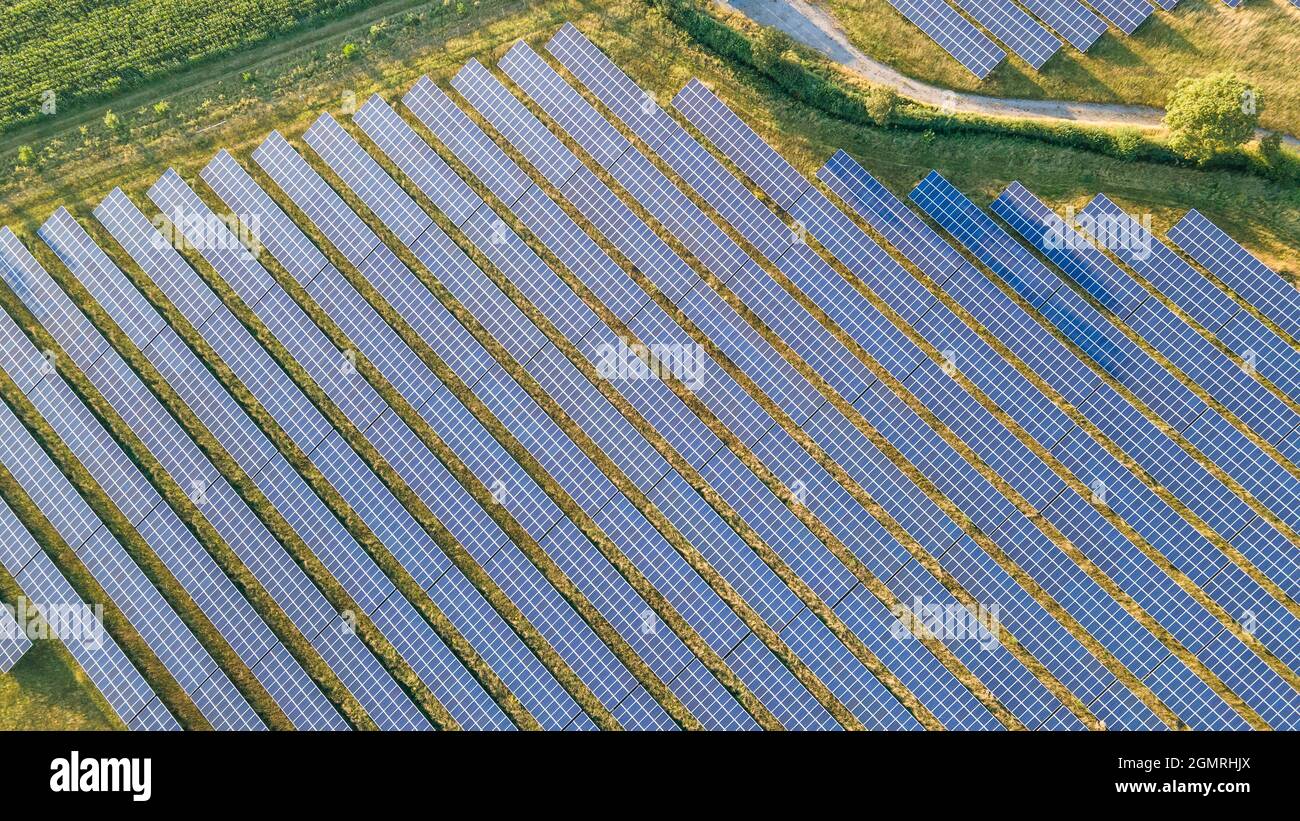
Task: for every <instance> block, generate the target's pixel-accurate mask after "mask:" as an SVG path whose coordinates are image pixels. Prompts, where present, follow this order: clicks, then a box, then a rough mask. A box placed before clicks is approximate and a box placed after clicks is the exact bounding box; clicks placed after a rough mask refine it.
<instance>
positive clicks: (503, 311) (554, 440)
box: [309, 120, 829, 720]
mask: <svg viewBox="0 0 1300 821" xmlns="http://www.w3.org/2000/svg"><path fill="white" fill-rule="evenodd" d="M326 123H327V121H325V120H321V121H319V122H318V123H317V126H315V127H314V132H313V134H312V135H310V137H309V142H311V143H312V144H313V146H314V147H316V148H317V149H318V150H319V151H322V152H323V153H324V154H325V156H326V157H327V158H332V160H333V165H334V166H335V169H336V171H338V172H339V173H340V174H341V175H342V176H344V178H345V179H348V180H349V181H350V182H351V183H352V185H353V187H354V189H355V190H358V191H366V190H369V191H374V192H379V191H381V190H382V188H387V189H388V193H387V194H386V196H380V195H379V194H378V193H375V194H372V196H371V198H370V199H369V200H368V204H369V205H370V206H371V208H372V209H374V210H375V211H376V212H377V213H378V214H379V215H380V217H381V219H383V218H385V216H387V218H388V219H389V220H396V219H397V218H398V217H397V216H396V214H397V213H399V212H398V211H395V210H394V206H395V205H396V203H397V202H400V201H401V200H402V199H403V198H405V194H403V193H401V191H400V189H397V188H396V187H395V183H393V182H392V180H391V178H387V177H386V176H382V177H381V176H380V175H381V172H380V170H379V168H378V166H377V165H376V164H375V163H374V161H373V160H371V159H369V158H368V157H366V156H365V155H364V153H363V152H360V149H359V147H358V146H356V145H355V143H354V142H352V141H351V140H350V138H348V139H347V140H346V141H342V140H341V138H342V137H343V136H344V135H342V133H341V132H340V131H338V130H337V126H335V128H334V129H330V130H328V131H327V130H326V129H325V126H326ZM330 131H332V132H333V134H334V135H335V137H336V141H335V142H334V144H333V145H331V144H330V141H328V140H326V139H325V135H326V134H327V133H330ZM339 142H344V144H346V146H347V149H348V152H347V154H343V155H340V154H339ZM349 155H350V158H349ZM566 155H567V156H566ZM571 157H572V155H568V153H567V151H562V150H555V151H553V152H551V153H550V154H549V155H548V160H547V162H549V163H550V167H551V169H552V171H553V173H555V174H556V175H557V176H558V175H561V174H565V173H567V169H570V168H572V167H573V163H574V160H572V159H571ZM349 159H351V162H349ZM476 221H477V222H478V226H477V227H476V226H475V224H474V223H475V222H476ZM485 229H486V230H485ZM466 230H467V233H468V234H469V236H470V239H471V241H473V242H475V244H476V245H477V246H478V247H479V249H480V250H482V251H483V252H484V253H485V254H487V255H488V256H489V257H492V258H493V259H494V262H495V263H496V264H497V265H498V266H499V267H501V268H503V270H505V271H507V272H515V273H518V272H520V271H526V270H530V269H531V270H537V267H538V266H541V265H542V263H541V261H540V259H538V258H537V257H536V256H535V255H533V254H532V253H531V251H528V250H527V249H526V247H525V246H523V245H522V244H521V243H520V242H519V241H518V239H517V237H515V236H514V234H513V232H511V231H509V230H508V229H506V228H505V226H504V224H503V223H500V221H499V220H498V219H496V218H495V217H492V216H490V213H484V214H483V215H482V217H481V218H479V219H477V220H475V219H471V220H470V221H469V222H468V223H467V225H466ZM413 250H414V251H415V252H416V254H417V255H419V254H420V248H419V246H418V243H417V247H416V248H414V249H413ZM425 264H426V265H427V266H428V267H429V268H430V270H434V271H446V272H448V273H449V275H451V276H450V277H449V278H448V279H446V280H444V281H445V282H446V283H447V284H448V287H450V288H451V289H452V290H453V291H454V292H456V293H457V295H458V296H460V297H461V298H462V299H463V300H465V302H466V304H468V305H470V306H478V305H481V304H485V305H490V306H491V311H492V312H494V314H495V315H494V316H488V315H485V314H486V312H481V311H477V310H476V313H478V315H479V316H481V317H484V320H483V321H484V322H485V324H487V325H489V328H490V329H495V330H494V332H495V333H496V335H497V336H498V338H501V339H503V340H509V339H512V338H513V339H514V340H516V341H515V343H514V344H513V345H512V347H513V348H515V349H516V350H517V351H520V352H521V353H519V354H517V355H516V356H517V358H518V359H520V360H521V363H522V364H524V366H525V367H526V368H528V369H529V371H530V373H532V374H533V376H534V377H535V378H537V379H539V380H541V381H542V382H543V384H544V385H548V387H549V391H550V392H551V393H552V394H553V395H555V396H557V398H559V397H561V396H564V397H565V400H566V401H570V399H571V397H569V396H567V394H571V393H572V391H574V390H579V389H580V385H581V384H582V383H580V382H579V380H583V377H581V376H580V375H577V374H576V373H575V372H574V371H573V366H572V365H570V364H569V363H568V362H567V361H564V360H562V359H559V358H557V357H558V352H556V351H555V349H554V347H553V346H550V345H548V344H544V343H545V339H544V337H542V336H541V335H540V333H539V332H538V331H537V329H536V328H535V326H533V325H532V324H531V323H530V322H529V321H528V320H527V319H526V318H525V317H524V316H523V315H522V314H520V313H519V311H518V309H517V308H515V307H514V305H513V304H512V303H509V302H506V301H504V300H503V299H499V298H496V296H495V295H500V292H499V291H497V290H496V289H495V286H494V285H491V284H490V283H489V282H488V281H487V280H482V281H481V284H472V283H473V281H474V280H475V279H479V278H480V277H482V274H481V272H478V269H477V268H471V267H469V266H459V267H458V268H455V269H452V268H450V267H449V266H447V265H446V263H445V261H443V260H439V259H438V258H437V257H433V256H429V255H427V252H426V257H425ZM456 275H459V276H456ZM485 291H487V292H489V293H490V295H489V296H488V301H487V302H486V303H484V302H483V298H482V297H481V296H480V294H482V293H483V292H485ZM500 296H502V297H503V296H504V295H500ZM588 322H590V319H589V320H588ZM525 339H529V341H527V342H524V340H525ZM566 371H567V372H568V373H569V374H570V375H569V376H568V377H567V379H568V381H567V382H565V383H560V382H556V381H555V380H556V378H557V376H560V375H562V374H564V373H565V372H566ZM561 378H563V377H562V376H561ZM501 384H502V387H505V383H501ZM587 388H588V389H590V385H589V383H588V384H587ZM508 389H510V390H514V388H513V387H512V388H508ZM600 401H602V402H603V401H604V400H603V399H602V400H600ZM593 403H594V398H588V399H587V400H585V403H584V404H581V405H574V406H571V407H572V410H573V413H574V415H575V417H576V418H578V419H580V420H584V421H585V420H587V419H589V418H590V413H592V412H595V413H597V414H601V413H602V412H601V411H600V410H598V409H597V408H596V407H593ZM611 411H612V409H610V411H606V412H604V415H602V416H599V417H598V419H597V422H598V425H599V426H598V427H596V426H589V427H588V431H589V432H590V433H591V434H592V435H593V436H595V437H596V438H597V439H598V441H603V442H607V444H606V445H605V447H606V450H607V452H609V454H610V456H611V458H613V459H614V460H615V462H616V463H619V464H620V465H622V466H623V467H624V468H625V469H626V470H627V471H628V472H629V474H630V475H631V476H632V478H633V480H634V481H639V483H641V484H642V486H643V487H645V488H649V487H652V486H653V484H654V483H655V482H656V481H658V479H659V477H661V476H663V474H664V471H665V465H664V464H663V463H662V459H661V457H659V456H658V455H657V454H654V452H653V450H651V449H649V446H648V443H645V442H644V440H640V439H638V438H637V437H636V434H635V432H631V435H629V430H628V428H627V426H626V424H625V423H624V424H622V425H620V424H619V423H618V422H617V421H615V420H613V419H611V417H609V415H608V414H609V412H611ZM516 413H517V411H516ZM538 420H539V424H541V425H544V426H547V427H553V423H550V422H549V420H545V419H544V418H543V417H540V416H539V417H538ZM606 420H608V421H606ZM503 421H505V422H506V423H507V424H508V425H510V424H512V423H513V422H514V420H513V419H503ZM611 434H613V435H615V437H616V438H615V441H614V443H613V444H608V442H609V436H610V435H611ZM563 436H564V435H563V434H562V433H560V432H559V430H558V429H554V430H553V432H552V433H549V434H548V439H547V440H546V441H547V442H548V443H549V444H547V445H545V446H544V447H540V448H538V449H537V450H535V453H536V455H537V456H538V458H539V460H541V461H542V462H543V464H547V463H551V464H550V466H551V468H552V472H553V473H559V474H562V473H563V471H565V470H567V469H569V468H568V466H571V465H573V464H580V463H582V462H584V461H585V457H584V456H583V455H582V453H581V451H579V450H577V449H576V448H575V446H574V445H573V443H572V442H569V441H567V440H566V439H564V438H563ZM530 438H534V437H533V436H531V435H530V436H526V437H525V438H524V440H523V441H524V444H525V445H527V444H528V442H529V439H530ZM638 451H639V452H640V453H641V454H642V456H641V457H639V458H637V457H634V456H633V454H634V453H636V452H638ZM557 457H558V460H557ZM647 457H648V461H647ZM633 459H635V461H632V460H633ZM588 482H589V486H588V487H587V488H586V489H585V490H579V494H580V498H581V497H586V498H588V499H589V500H590V501H589V502H588V505H589V506H590V509H591V510H592V512H593V515H594V516H597V517H598V519H599V517H601V516H602V515H604V510H605V509H604V508H602V505H603V504H605V502H604V501H603V500H608V499H615V500H616V502H615V503H617V504H623V503H625V502H626V500H625V499H622V497H617V496H616V493H615V489H614V487H613V486H612V485H610V484H609V483H608V480H605V479H603V478H602V477H600V475H599V474H598V473H597V472H596V471H594V470H592V471H589V472H588ZM618 500H621V501H618ZM718 529H719V530H720V529H721V525H720V523H719V525H718ZM730 538H732V539H734V535H733V536H731V537H730ZM762 652H769V651H767V650H766V649H764V650H763V651H762ZM781 675H782V676H783V677H784V678H785V681H784V682H783V684H782V687H783V689H784V690H785V691H786V692H790V689H791V687H792V686H797V685H795V682H794V681H793V679H791V678H790V677H789V674H788V672H786V673H783V674H781ZM787 698H788V697H787ZM800 698H801V699H802V700H803V701H805V702H809V701H811V699H810V697H809V696H808V694H807V693H806V692H805V693H804V694H803V695H802V696H801V697H800ZM795 703H798V700H796V702H795ZM812 703H813V704H815V702H812ZM784 706H785V704H784V703H782V701H781V700H778V702H777V703H776V706H775V707H774V710H775V711H777V712H778V714H780V711H781V708H783V707H784ZM815 711H820V712H821V713H822V719H821V720H825V719H828V718H829V716H826V715H825V713H824V711H822V708H821V707H820V706H816V707H815ZM790 715H791V716H800V715H801V714H800V713H798V712H793V713H790Z"/></svg>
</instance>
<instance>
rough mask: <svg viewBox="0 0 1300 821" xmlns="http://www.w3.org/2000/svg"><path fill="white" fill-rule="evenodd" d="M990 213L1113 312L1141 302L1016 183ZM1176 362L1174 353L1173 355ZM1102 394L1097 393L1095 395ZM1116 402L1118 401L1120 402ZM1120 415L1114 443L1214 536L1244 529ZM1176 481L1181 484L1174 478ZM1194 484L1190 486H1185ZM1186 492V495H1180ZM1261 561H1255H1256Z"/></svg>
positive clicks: (1109, 403)
mask: <svg viewBox="0 0 1300 821" xmlns="http://www.w3.org/2000/svg"><path fill="white" fill-rule="evenodd" d="M993 211H994V212H995V213H997V214H998V215H999V216H1001V217H1003V218H1004V219H1005V220H1007V222H1008V223H1009V224H1010V225H1011V226H1012V228H1014V229H1016V230H1017V231H1018V232H1019V233H1020V234H1021V236H1023V237H1025V238H1026V239H1027V240H1029V241H1030V242H1031V243H1033V244H1034V245H1035V246H1037V247H1038V248H1039V249H1040V250H1041V251H1042V252H1043V253H1044V254H1045V255H1046V256H1047V257H1048V258H1049V259H1051V260H1052V261H1053V262H1055V263H1056V264H1057V265H1058V266H1059V267H1060V268H1061V269H1062V270H1064V271H1066V272H1068V273H1070V274H1071V276H1072V277H1074V279H1075V280H1076V281H1078V282H1080V283H1081V284H1084V286H1085V287H1086V288H1087V289H1088V290H1090V291H1091V292H1093V293H1094V295H1097V296H1098V297H1099V298H1101V299H1102V301H1103V302H1108V301H1110V302H1111V303H1112V304H1115V305H1117V306H1118V304H1120V303H1122V302H1136V301H1138V300H1140V299H1142V298H1143V297H1144V296H1145V291H1142V290H1141V289H1140V288H1139V287H1138V286H1137V285H1136V283H1134V282H1133V280H1132V279H1131V278H1129V277H1128V276H1127V275H1126V274H1124V273H1123V272H1122V271H1121V270H1120V269H1119V268H1118V267H1116V266H1115V265H1114V264H1113V263H1111V262H1110V260H1109V259H1108V258H1107V257H1106V256H1105V255H1104V254H1102V253H1101V252H1100V251H1098V250H1097V249H1096V248H1094V247H1093V246H1092V245H1091V244H1090V243H1086V242H1076V241H1071V240H1072V238H1073V239H1074V240H1080V239H1082V238H1081V237H1080V235H1079V234H1077V233H1076V232H1074V230H1073V229H1071V228H1070V227H1069V226H1067V225H1065V223H1064V221H1063V220H1061V219H1060V218H1059V217H1057V216H1056V215H1055V214H1054V213H1052V211H1051V210H1050V209H1049V208H1048V207H1047V206H1046V205H1045V204H1043V203H1042V202H1041V201H1039V200H1038V199H1037V198H1036V197H1034V195H1033V194H1032V193H1030V192H1029V191H1028V190H1027V189H1025V188H1024V186H1022V185H1020V184H1019V183H1013V184H1012V185H1011V186H1009V187H1008V188H1007V190H1006V191H1004V192H1003V193H1002V194H1001V195H1000V196H999V197H998V199H997V200H996V201H995V202H994V204H993ZM1111 282H1115V283H1116V285H1115V286H1114V287H1106V286H1108V285H1109V283H1111ZM1134 291H1141V293H1135V294H1134V296H1133V299H1132V300H1128V299H1127V298H1126V299H1124V300H1108V299H1106V298H1103V297H1105V296H1106V295H1108V294H1119V293H1125V294H1128V293H1131V292H1134ZM1203 341H1204V340H1201V339H1200V338H1199V337H1196V338H1195V339H1191V340H1188V342H1187V344H1188V345H1189V346H1197V345H1199V343H1200V342H1203ZM1174 355H1175V356H1177V352H1174ZM1219 356H1220V355H1219V354H1218V351H1217V350H1214V351H1211V352H1206V353H1205V354H1204V355H1203V358H1204V360H1205V361H1206V362H1214V361H1215V360H1216V357H1219ZM1101 393H1103V392H1102V391H1099V395H1100V394H1101ZM1104 399H1105V401H1104V402H1099V401H1090V402H1088V404H1086V405H1084V406H1082V407H1083V408H1084V409H1085V410H1086V409H1088V408H1090V407H1094V406H1098V405H1099V404H1100V405H1101V408H1100V410H1101V412H1100V413H1097V414H1090V415H1091V416H1092V418H1094V419H1095V421H1096V422H1097V424H1098V425H1100V426H1103V427H1104V426H1106V425H1107V422H1108V420H1110V423H1111V424H1114V422H1115V421H1116V413H1117V412H1116V410H1115V409H1114V405H1115V400H1117V399H1118V397H1113V396H1106V397H1104ZM1120 401H1121V402H1122V400H1120ZM1120 414H1121V415H1122V416H1124V417H1126V418H1125V420H1124V424H1122V425H1120V426H1119V428H1118V431H1117V433H1116V436H1117V438H1116V441H1120V442H1123V439H1124V438H1127V439H1128V440H1129V441H1131V442H1133V444H1132V445H1127V446H1126V449H1128V450H1129V451H1130V453H1132V454H1133V455H1134V457H1135V458H1137V459H1138V461H1139V462H1140V463H1142V464H1143V466H1144V467H1145V468H1146V469H1148V470H1149V471H1151V472H1152V474H1153V475H1154V476H1156V477H1157V479H1158V480H1159V481H1162V482H1163V483H1165V484H1166V486H1167V487H1169V488H1170V489H1171V490H1173V491H1174V492H1175V493H1178V494H1179V495H1180V497H1181V498H1182V500H1183V501H1184V503H1185V504H1187V505H1189V506H1191V507H1192V508H1193V509H1194V510H1196V512H1197V513H1198V515H1201V516H1202V517H1203V518H1205V519H1206V520H1207V521H1208V522H1210V523H1211V525H1212V526H1213V527H1215V529H1216V530H1218V531H1219V533H1220V534H1221V535H1223V536H1224V538H1228V539H1231V538H1232V537H1233V535H1234V534H1236V532H1237V531H1238V529H1240V528H1242V527H1244V526H1245V525H1246V523H1247V521H1248V520H1249V519H1250V518H1253V516H1252V515H1251V514H1250V513H1249V512H1248V511H1247V510H1246V508H1245V505H1244V504H1243V503H1242V502H1241V501H1240V500H1238V499H1236V497H1234V496H1233V495H1232V494H1231V493H1229V492H1228V491H1227V490H1226V489H1225V488H1223V487H1222V486H1221V485H1220V484H1219V483H1218V482H1217V481H1216V480H1215V479H1214V478H1213V477H1212V476H1209V475H1208V473H1206V472H1205V470H1204V468H1200V467H1199V466H1198V465H1197V464H1196V463H1195V462H1193V461H1191V460H1189V459H1186V458H1184V459H1183V460H1182V463H1181V464H1180V465H1179V470H1178V471H1177V474H1171V475H1169V476H1165V475H1163V472H1165V471H1168V470H1169V466H1170V464H1171V463H1172V462H1173V461H1174V460H1173V459H1171V458H1170V457H1169V456H1168V453H1167V451H1168V448H1167V447H1164V446H1159V447H1157V446H1153V445H1152V444H1151V442H1150V440H1152V439H1155V440H1160V439H1161V434H1160V432H1159V431H1158V430H1156V429H1155V428H1154V426H1151V425H1150V423H1145V424H1144V420H1143V418H1142V417H1141V416H1140V415H1138V414H1136V413H1134V412H1133V411H1132V410H1131V409H1130V410H1127V411H1121V412H1120ZM1138 431H1144V433H1143V434H1142V435H1140V436H1139V435H1137V432H1138ZM1178 476H1181V477H1182V478H1181V480H1177V481H1176V479H1177V477H1178ZM1192 479H1194V480H1195V484H1191V483H1190V480H1192ZM1184 488H1187V491H1186V492H1183V489H1184ZM1242 549H1243V550H1245V551H1246V552H1247V555H1255V558H1254V559H1252V560H1256V561H1257V564H1259V565H1260V566H1261V567H1262V566H1272V567H1282V566H1283V565H1282V564H1279V563H1278V562H1277V561H1276V559H1268V558H1265V557H1259V556H1258V555H1257V554H1255V552H1254V550H1251V549H1248V548H1245V547H1243V548H1242ZM1261 558H1262V559H1263V560H1262V561H1258V560H1259V559H1261ZM1283 574H1284V575H1283V577H1281V578H1279V579H1278V580H1279V583H1281V584H1283V585H1284V587H1288V589H1290V586H1291V585H1292V584H1293V581H1292V580H1291V579H1289V578H1286V576H1290V575H1292V574H1290V573H1289V571H1283Z"/></svg>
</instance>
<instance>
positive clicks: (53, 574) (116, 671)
mask: <svg viewBox="0 0 1300 821" xmlns="http://www.w3.org/2000/svg"><path fill="white" fill-rule="evenodd" d="M0 565H3V566H4V568H5V570H7V571H8V572H9V575H11V576H13V578H14V580H15V581H16V582H17V584H18V587H19V588H20V589H21V590H22V592H23V595H24V596H26V597H27V599H28V600H29V601H30V602H32V603H33V604H34V605H35V607H36V609H37V610H38V611H40V613H41V616H42V618H44V619H45V620H46V623H47V624H48V625H49V626H50V628H51V629H52V634H53V635H54V636H55V637H56V638H58V639H59V640H60V641H62V642H63V645H64V646H65V647H67V649H68V652H69V653H71V654H72V657H73V659H75V660H76V662H77V664H78V665H79V666H80V667H81V669H82V670H83V671H85V673H86V677H87V678H89V679H90V681H91V683H92V684H94V685H95V688H96V689H98V690H99V692H100V693H102V694H103V696H104V700H105V701H107V702H108V704H109V706H110V707H111V708H112V709H113V712H115V713H116V714H117V716H118V717H119V718H120V719H121V720H122V722H123V723H124V724H126V725H127V726H129V727H132V728H133V729H134V728H135V725H134V722H135V721H136V720H137V717H139V716H141V715H142V714H148V715H149V716H150V719H149V724H150V725H151V728H156V729H179V727H180V725H179V724H178V723H177V722H176V719H175V718H173V717H172V715H171V713H170V712H168V711H167V708H166V707H164V706H163V705H162V703H161V702H160V701H159V700H158V697H157V696H155V695H154V693H153V690H152V689H151V688H150V687H149V684H148V683H147V682H146V681H145V680H144V677H143V676H141V675H140V673H139V671H138V670H136V669H135V667H134V666H132V664H131V662H130V660H129V659H127V657H126V654H125V653H124V652H122V648H121V647H120V646H119V645H118V644H117V641H116V640H114V639H113V637H112V636H109V635H108V633H107V631H106V630H104V627H103V624H102V623H100V622H99V620H98V619H97V618H96V617H95V614H94V611H93V610H91V609H90V607H89V606H87V604H86V602H85V601H84V600H83V599H82V598H81V597H80V596H78V595H77V593H76V591H74V590H73V589H72V585H70V584H68V581H67V579H65V578H64V577H63V574H62V573H60V572H59V571H58V569H57V568H56V567H55V566H54V563H53V562H52V561H51V560H50V557H49V556H47V555H45V552H44V551H43V550H42V549H41V547H40V545H38V544H37V543H36V540H35V539H34V538H33V537H32V535H31V533H30V532H28V530H27V529H26V528H25V527H23V525H22V523H21V522H19V520H18V517H17V516H16V515H15V514H14V512H13V510H12V509H10V507H9V506H8V505H7V504H5V503H4V502H3V501H0ZM86 626H92V627H98V629H97V630H86V629H84V628H85V627H86Z"/></svg>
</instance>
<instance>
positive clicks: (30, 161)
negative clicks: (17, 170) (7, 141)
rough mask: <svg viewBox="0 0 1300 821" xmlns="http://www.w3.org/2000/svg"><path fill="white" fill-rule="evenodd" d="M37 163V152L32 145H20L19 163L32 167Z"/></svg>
mask: <svg viewBox="0 0 1300 821" xmlns="http://www.w3.org/2000/svg"><path fill="white" fill-rule="evenodd" d="M35 164H36V152H35V151H33V150H32V147H31V146H30V145H20V146H18V165H19V166H20V167H22V168H31V167H32V166H33V165H35Z"/></svg>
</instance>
